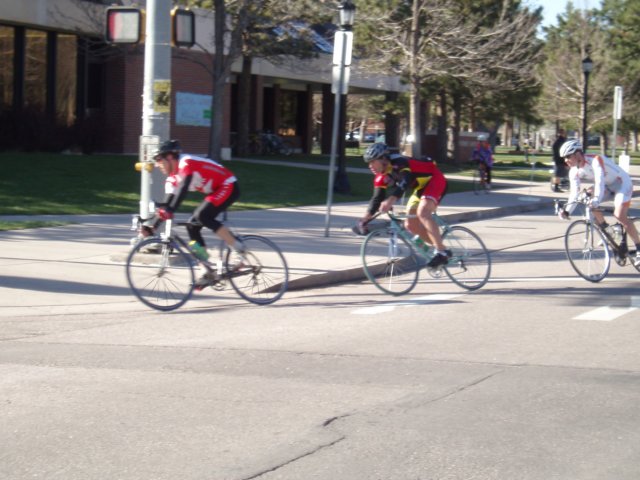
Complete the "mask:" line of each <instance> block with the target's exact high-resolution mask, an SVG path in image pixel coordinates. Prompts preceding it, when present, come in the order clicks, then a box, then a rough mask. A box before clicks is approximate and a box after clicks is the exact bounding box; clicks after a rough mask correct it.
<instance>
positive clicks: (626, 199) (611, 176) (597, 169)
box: [559, 140, 640, 266]
mask: <svg viewBox="0 0 640 480" xmlns="http://www.w3.org/2000/svg"><path fill="white" fill-rule="evenodd" d="M560 156H561V157H562V158H564V161H565V163H566V164H567V166H568V167H569V168H570V170H569V181H570V182H571V190H570V192H569V199H568V201H567V209H566V210H561V211H560V212H559V215H560V217H561V218H569V214H570V213H571V212H573V210H574V209H575V207H576V203H575V201H576V200H577V198H578V195H579V194H580V186H581V183H582V181H586V182H589V183H593V191H592V198H591V202H590V206H591V207H593V208H597V207H598V206H599V205H600V204H601V203H602V202H605V201H607V200H611V199H613V204H614V210H613V215H614V216H615V217H616V218H617V219H618V221H619V222H620V223H621V224H622V225H623V226H624V228H625V230H626V231H627V233H628V234H629V236H630V237H631V239H632V240H633V243H634V244H635V246H636V257H635V259H634V262H633V263H634V265H636V266H637V265H640V238H639V237H638V231H637V230H636V228H635V225H634V224H633V223H632V222H630V221H629V218H628V216H627V212H628V211H629V207H630V206H631V197H632V195H633V183H632V181H631V177H630V176H629V174H628V173H627V172H625V171H624V170H623V169H622V168H620V166H618V165H616V164H615V163H613V162H612V161H611V160H610V159H609V158H607V157H605V156H604V155H585V154H584V152H583V151H582V144H581V143H580V142H579V141H578V140H568V141H566V142H564V143H563V144H562V146H561V147H560ZM593 214H594V217H595V219H596V221H597V222H598V223H599V224H600V225H602V224H605V225H606V223H605V220H604V217H603V215H602V212H601V211H599V210H594V211H593Z"/></svg>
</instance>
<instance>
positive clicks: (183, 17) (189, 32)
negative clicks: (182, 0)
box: [171, 7, 196, 48]
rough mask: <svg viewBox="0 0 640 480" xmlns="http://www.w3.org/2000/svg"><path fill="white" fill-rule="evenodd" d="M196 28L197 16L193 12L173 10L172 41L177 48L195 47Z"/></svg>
mask: <svg viewBox="0 0 640 480" xmlns="http://www.w3.org/2000/svg"><path fill="white" fill-rule="evenodd" d="M195 27H196V20H195V15H194V14H193V12H192V11H191V10H186V9H184V8H178V7H175V8H174V9H173V10H171V40H172V41H173V44H174V45H175V46H176V47H187V48H190V47H193V45H194V44H195V43H196V40H195V30H196V28H195Z"/></svg>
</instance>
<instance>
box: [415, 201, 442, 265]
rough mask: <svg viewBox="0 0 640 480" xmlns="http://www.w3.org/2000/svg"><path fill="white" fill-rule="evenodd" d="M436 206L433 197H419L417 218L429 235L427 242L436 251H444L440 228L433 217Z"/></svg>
mask: <svg viewBox="0 0 640 480" xmlns="http://www.w3.org/2000/svg"><path fill="white" fill-rule="evenodd" d="M437 208H438V204H437V203H436V201H435V200H434V199H433V198H421V199H420V203H419V204H418V210H417V214H418V219H419V221H420V223H421V224H422V227H423V228H424V230H425V231H426V233H427V235H428V237H429V243H431V244H432V245H434V246H435V247H436V250H437V252H438V253H444V250H445V247H444V243H442V236H441V235H440V228H439V227H438V224H437V223H436V221H435V219H434V218H433V214H434V213H435V211H436V210H437Z"/></svg>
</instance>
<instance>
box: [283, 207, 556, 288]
mask: <svg viewBox="0 0 640 480" xmlns="http://www.w3.org/2000/svg"><path fill="white" fill-rule="evenodd" d="M547 207H553V200H540V201H537V202H535V203H530V204H527V205H512V206H508V207H498V208H490V209H486V210H478V211H471V212H461V213H451V214H448V215H441V218H443V219H444V220H446V221H447V223H452V224H457V223H464V222H472V221H475V220H486V219H489V218H498V217H506V216H509V215H512V214H516V213H526V212H535V211H537V210H542V209H544V208H547ZM366 278H367V276H366V275H365V273H364V269H363V268H362V267H355V268H349V269H345V270H335V271H332V272H325V273H319V274H316V275H308V276H306V277H301V278H297V279H295V280H291V281H289V288H288V290H292V291H293V290H305V289H309V288H320V287H327V286H331V285H337V284H340V283H347V282H353V281H360V280H365V279H366Z"/></svg>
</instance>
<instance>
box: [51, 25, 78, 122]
mask: <svg viewBox="0 0 640 480" xmlns="http://www.w3.org/2000/svg"><path fill="white" fill-rule="evenodd" d="M57 38H58V40H57V44H58V52H57V55H56V118H57V119H58V121H59V122H60V123H62V124H63V125H72V124H73V122H74V120H75V115H76V80H77V75H76V62H77V53H78V48H77V42H76V36H75V35H67V34H63V33H58V35H57Z"/></svg>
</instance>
